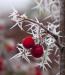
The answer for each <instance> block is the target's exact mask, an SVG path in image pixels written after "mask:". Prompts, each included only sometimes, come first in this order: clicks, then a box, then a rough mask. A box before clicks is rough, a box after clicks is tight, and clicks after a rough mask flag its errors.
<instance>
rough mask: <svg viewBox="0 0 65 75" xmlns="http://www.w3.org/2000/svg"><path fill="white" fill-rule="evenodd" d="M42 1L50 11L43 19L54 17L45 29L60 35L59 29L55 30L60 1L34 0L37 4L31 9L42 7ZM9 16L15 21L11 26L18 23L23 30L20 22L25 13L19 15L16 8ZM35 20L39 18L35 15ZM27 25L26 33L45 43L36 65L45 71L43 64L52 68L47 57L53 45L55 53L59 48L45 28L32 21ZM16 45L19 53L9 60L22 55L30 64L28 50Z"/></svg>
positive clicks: (58, 16) (57, 25)
mask: <svg viewBox="0 0 65 75" xmlns="http://www.w3.org/2000/svg"><path fill="white" fill-rule="evenodd" d="M42 2H43V3H45V7H44V8H45V9H47V11H49V12H50V15H49V16H47V17H45V18H44V20H46V19H48V18H49V17H51V18H54V21H53V22H52V23H51V22H47V29H48V30H49V31H51V32H52V33H54V34H56V35H60V31H57V28H58V27H59V26H60V24H59V20H60V6H59V4H60V1H59V0H41V1H40V2H38V1H37V0H35V3H36V4H37V6H36V7H33V8H32V9H35V8H38V7H39V8H40V9H42V7H41V6H42ZM11 16H12V19H11V20H13V21H15V22H16V24H15V25H13V26H12V28H13V27H15V26H17V25H18V26H19V28H20V29H21V30H24V29H23V26H22V22H23V21H22V20H23V19H24V18H27V16H25V14H24V15H19V14H18V11H16V10H14V11H13V13H12V14H11V15H10V16H9V17H11ZM18 17H19V18H18ZM35 20H36V22H37V23H39V24H40V22H39V20H38V19H37V18H36V17H35ZM57 22H58V24H57ZM27 26H28V27H29V28H28V30H27V33H29V34H32V35H33V38H34V39H35V40H37V39H38V41H39V40H40V42H41V44H42V45H43V44H44V43H45V44H46V46H47V49H46V50H45V51H44V55H43V56H42V60H41V62H40V63H37V64H36V65H40V66H41V67H43V70H46V71H47V68H46V66H45V65H48V67H49V68H52V67H51V66H50V64H49V63H48V62H50V63H52V60H51V58H50V57H49V55H50V54H51V51H53V47H56V50H55V55H56V53H57V51H58V49H59V48H58V47H57V45H56V44H55V41H56V40H55V39H54V38H53V37H52V36H51V35H49V34H45V30H44V29H42V28H40V27H39V26H38V25H37V24H35V23H33V22H30V23H29V24H27V25H26V27H27ZM12 28H11V29H12ZM43 35H45V37H42V36H43ZM41 39H42V40H41ZM43 40H44V41H43ZM18 46H20V47H21V48H19V47H18ZM18 46H17V48H18V50H19V53H17V54H16V55H14V56H13V57H12V58H11V59H10V60H11V61H12V59H13V58H16V59H17V58H20V57H21V56H22V58H24V59H25V60H26V61H27V62H28V63H30V64H31V61H30V60H29V58H28V56H32V55H31V54H30V52H29V51H28V50H26V49H25V48H24V47H23V45H22V44H18ZM55 62H56V63H58V64H59V62H58V61H57V60H56V59H55Z"/></svg>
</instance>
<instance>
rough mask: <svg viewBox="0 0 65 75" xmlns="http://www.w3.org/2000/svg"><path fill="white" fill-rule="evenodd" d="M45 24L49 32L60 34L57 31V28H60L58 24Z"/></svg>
mask: <svg viewBox="0 0 65 75" xmlns="http://www.w3.org/2000/svg"><path fill="white" fill-rule="evenodd" d="M47 23H48V30H49V31H51V32H53V33H54V34H56V35H59V34H60V31H57V28H58V27H59V26H60V25H59V24H58V25H57V24H56V25H55V24H54V23H50V22H47Z"/></svg>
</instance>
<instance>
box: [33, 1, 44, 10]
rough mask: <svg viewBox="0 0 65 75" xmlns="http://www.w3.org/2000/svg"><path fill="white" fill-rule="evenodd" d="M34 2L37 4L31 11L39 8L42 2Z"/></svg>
mask: <svg viewBox="0 0 65 75" xmlns="http://www.w3.org/2000/svg"><path fill="white" fill-rule="evenodd" d="M34 2H35V3H36V4H37V5H36V6H35V7H33V8H32V9H35V8H41V5H42V2H43V0H40V2H39V1H38V0H34Z"/></svg>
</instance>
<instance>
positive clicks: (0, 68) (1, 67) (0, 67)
mask: <svg viewBox="0 0 65 75" xmlns="http://www.w3.org/2000/svg"><path fill="white" fill-rule="evenodd" d="M4 68H5V65H4V59H3V58H2V57H0V71H3V70H4Z"/></svg>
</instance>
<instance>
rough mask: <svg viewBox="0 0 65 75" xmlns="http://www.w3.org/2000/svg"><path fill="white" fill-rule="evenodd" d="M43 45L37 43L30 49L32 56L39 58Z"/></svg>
mask: <svg viewBox="0 0 65 75" xmlns="http://www.w3.org/2000/svg"><path fill="white" fill-rule="evenodd" d="M43 50H44V49H43V47H42V46H41V45H39V44H36V45H35V46H34V47H33V48H32V49H31V54H32V56H34V57H36V58H39V57H41V56H42V55H43V53H44V52H43Z"/></svg>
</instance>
